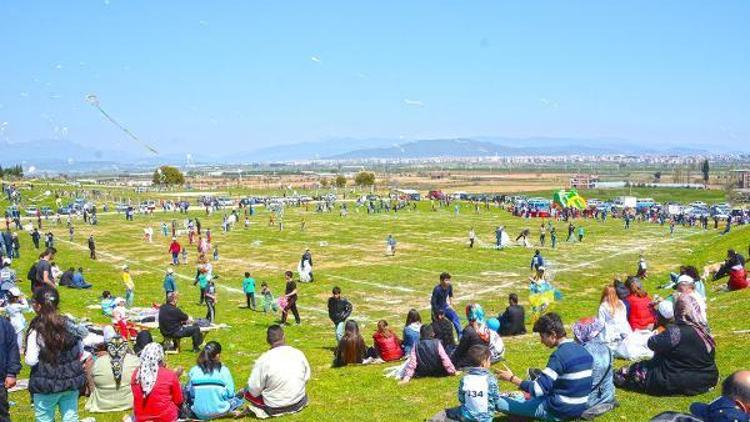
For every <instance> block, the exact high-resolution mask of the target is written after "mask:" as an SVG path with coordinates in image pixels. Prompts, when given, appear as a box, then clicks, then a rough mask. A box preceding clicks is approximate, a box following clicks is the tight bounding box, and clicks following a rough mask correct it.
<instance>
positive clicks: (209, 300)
mask: <svg viewBox="0 0 750 422" xmlns="http://www.w3.org/2000/svg"><path fill="white" fill-rule="evenodd" d="M206 308H207V311H206V319H207V320H208V322H210V323H212V324H213V323H214V318H216V283H214V281H213V280H209V281H208V285H207V286H206Z"/></svg>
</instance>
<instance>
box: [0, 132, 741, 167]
mask: <svg viewBox="0 0 750 422" xmlns="http://www.w3.org/2000/svg"><path fill="white" fill-rule="evenodd" d="M224 150H226V149H224ZM0 152H1V153H0V165H3V166H9V165H15V164H19V163H20V164H23V165H24V167H25V168H28V167H29V166H34V167H36V169H38V170H39V171H55V172H66V171H69V172H73V171H79V172H80V171H92V170H94V171H95V170H104V171H112V170H121V171H122V170H133V169H143V168H149V167H153V166H155V165H160V164H173V165H183V164H185V155H184V154H183V153H171V154H160V155H158V156H156V155H151V154H149V153H148V152H146V151H145V150H141V149H140V148H133V149H128V150H120V149H114V148H104V147H95V148H92V147H87V146H83V145H80V144H78V143H76V142H73V141H70V140H54V139H41V140H36V141H30V142H22V143H12V144H11V143H3V142H0ZM722 152H730V151H726V150H719V149H717V148H715V147H711V148H710V149H709V148H701V147H693V146H680V147H670V146H668V145H667V146H663V147H652V146H644V145H643V144H638V143H635V142H632V141H628V140H624V139H617V138H551V137H529V138H503V137H470V138H450V139H427V140H411V141H403V140H400V139H388V138H364V139H360V138H331V139H325V140H321V141H318V142H306V143H296V144H286V145H279V146H273V147H264V148H259V149H255V150H252V151H247V152H234V153H231V154H222V155H218V154H213V155H212V153H211V152H210V151H207V152H206V153H205V154H201V155H194V156H193V160H194V163H195V164H217V165H221V164H251V163H269V162H287V161H301V160H305V161H308V160H317V159H324V160H363V159H371V158H377V159H392V160H397V159H419V158H431V157H492V156H522V155H538V156H551V155H574V154H576V155H610V154H626V155H644V154H669V155H704V154H710V153H714V154H715V153H722Z"/></svg>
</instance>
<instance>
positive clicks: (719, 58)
mask: <svg viewBox="0 0 750 422" xmlns="http://www.w3.org/2000/svg"><path fill="white" fill-rule="evenodd" d="M748 21H750V2H748V1H745V0H738V1H732V0H726V1H721V2H705V1H684V0H683V1H658V2H655V1H650V0H649V1H628V2H601V1H567V2H561V1H533V2H531V1H515V2H504V1H503V2H501V1H479V0H477V1H416V0H415V1H385V0H380V1H377V2H360V1H262V2H261V1H211V2H207V1H188V0H183V1H179V2H177V1H171V2H167V1H148V0H92V1H83V0H80V1H31V0H29V1H3V2H0V141H6V142H10V143H17V142H27V141H34V140H38V139H58V140H71V141H75V142H77V143H80V144H82V145H86V146H98V147H102V146H104V145H108V146H111V147H112V148H116V149H122V148H127V149H131V148H143V147H141V146H140V145H138V144H136V143H134V141H132V140H129V138H127V136H126V135H125V134H124V133H123V132H122V131H120V129H118V128H117V127H116V126H115V125H113V124H112V123H111V122H109V121H107V120H106V119H105V118H104V117H103V116H102V115H101V114H100V113H99V111H98V110H97V109H96V108H94V107H93V106H92V105H90V104H89V103H87V101H86V97H87V95H92V94H93V95H96V96H97V98H98V100H99V104H100V106H101V107H102V109H103V110H105V111H106V112H107V113H109V114H110V115H111V116H112V117H113V118H114V119H116V120H117V121H119V122H120V123H121V124H122V125H123V126H124V127H126V128H128V129H129V130H130V131H132V132H133V133H134V134H136V136H138V137H139V138H140V139H142V140H143V141H144V142H145V143H147V144H149V145H152V146H153V147H154V148H156V149H158V150H160V151H164V152H184V151H192V152H193V155H196V154H200V151H216V150H222V151H227V152H233V151H251V150H253V149H256V148H261V147H268V146H274V145H280V144H289V143H296V142H312V141H320V140H326V139H330V138H342V137H343V138H346V137H353V138H394V139H402V140H411V139H426V138H445V137H459V136H462V137H463V136H507V137H531V136H550V137H576V138H592V139H593V138H600V137H606V138H622V139H627V140H631V141H633V142H637V143H643V144H654V143H662V144H677V143H684V144H690V145H727V144H740V145H742V144H744V145H750V142H748V140H750V118H748V116H750V78H749V77H748V76H749V75H750V25H748V24H747V22H748ZM747 148H748V149H750V147H747Z"/></svg>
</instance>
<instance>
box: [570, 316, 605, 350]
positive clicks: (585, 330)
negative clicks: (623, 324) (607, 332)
mask: <svg viewBox="0 0 750 422" xmlns="http://www.w3.org/2000/svg"><path fill="white" fill-rule="evenodd" d="M602 331H604V323H603V322H602V321H601V320H599V319H596V318H583V319H580V320H578V321H577V322H576V323H575V324H573V335H575V337H576V340H578V342H579V343H581V344H586V343H588V342H590V341H592V340H596V338H597V337H599V334H601V332H602Z"/></svg>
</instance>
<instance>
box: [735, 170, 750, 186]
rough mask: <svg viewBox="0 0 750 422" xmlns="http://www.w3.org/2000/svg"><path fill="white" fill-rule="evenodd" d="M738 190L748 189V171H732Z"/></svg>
mask: <svg viewBox="0 0 750 422" xmlns="http://www.w3.org/2000/svg"><path fill="white" fill-rule="evenodd" d="M732 173H734V178H735V180H736V181H737V187H738V188H740V189H750V169H741V170H732Z"/></svg>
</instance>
